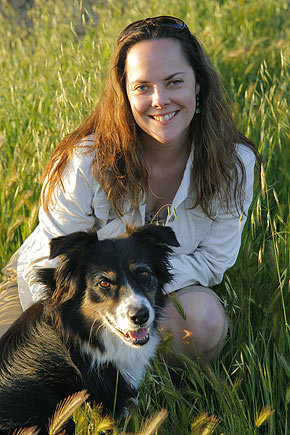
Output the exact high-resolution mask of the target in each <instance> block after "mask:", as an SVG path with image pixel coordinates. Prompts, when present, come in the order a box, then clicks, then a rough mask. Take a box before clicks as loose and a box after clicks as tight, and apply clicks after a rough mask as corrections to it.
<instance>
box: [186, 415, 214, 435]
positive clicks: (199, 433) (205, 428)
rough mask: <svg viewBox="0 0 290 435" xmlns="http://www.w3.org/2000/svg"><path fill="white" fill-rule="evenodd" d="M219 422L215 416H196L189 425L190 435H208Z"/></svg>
mask: <svg viewBox="0 0 290 435" xmlns="http://www.w3.org/2000/svg"><path fill="white" fill-rule="evenodd" d="M219 423H220V420H219V419H218V418H217V417H216V416H215V415H211V416H208V413H207V412H206V413H204V414H201V415H200V416H198V417H197V418H196V419H195V421H194V422H193V423H192V425H191V435H210V434H213V432H214V430H215V429H216V428H217V426H218V425H219Z"/></svg>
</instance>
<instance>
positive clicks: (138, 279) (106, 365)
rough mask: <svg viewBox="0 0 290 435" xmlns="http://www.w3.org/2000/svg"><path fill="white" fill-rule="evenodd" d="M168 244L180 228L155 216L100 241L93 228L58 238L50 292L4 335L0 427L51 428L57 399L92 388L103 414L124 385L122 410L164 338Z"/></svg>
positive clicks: (45, 277)
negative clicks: (118, 235)
mask: <svg viewBox="0 0 290 435" xmlns="http://www.w3.org/2000/svg"><path fill="white" fill-rule="evenodd" d="M170 246H178V242H177V240H176V237H175V235H174V232H173V230H171V229H170V228H168V227H162V226H155V225H148V226H145V227H141V228H139V229H136V228H129V227H128V228H127V234H126V235H125V236H124V237H121V238H115V239H106V240H102V241H98V240H97V237H96V234H95V233H85V232H77V233H72V234H70V235H68V236H63V237H57V238H55V239H52V241H51V242H50V258H55V257H58V265H57V267H56V268H55V269H40V271H39V272H38V277H39V281H40V282H41V283H42V284H43V286H44V288H45V290H44V298H43V299H42V300H40V301H38V302H36V303H34V304H33V305H32V306H31V307H30V308H29V309H27V310H26V311H25V312H24V313H23V314H22V315H21V316H20V318H19V319H18V320H16V322H15V323H14V324H13V325H12V326H11V327H10V329H9V330H8V331H7V332H6V333H5V334H4V335H3V337H2V338H1V340H0V434H8V433H10V432H11V433H12V431H14V430H15V429H17V428H20V427H31V426H38V427H39V429H40V433H41V434H47V430H48V429H47V426H48V419H49V418H50V417H51V416H52V415H53V413H54V411H55V408H56V405H57V404H58V403H59V402H60V401H61V400H63V399H64V398H66V397H67V396H69V395H71V394H73V393H75V392H78V391H80V390H84V389H85V390H87V392H88V394H89V395H90V397H89V400H90V401H91V402H92V403H96V404H98V403H102V406H103V411H104V413H110V412H112V411H113V407H114V396H115V391H117V401H116V404H115V416H116V417H118V416H120V415H121V414H122V412H124V410H125V409H126V406H127V404H128V402H129V400H130V399H134V398H135V397H136V389H137V387H138V385H139V383H140V381H141V379H142V375H143V373H144V369H145V367H146V365H147V364H148V362H149V359H150V358H151V357H152V356H153V355H154V352H155V348H156V345H157V343H158V337H157V325H158V319H159V318H160V315H161V309H162V306H163V295H162V288H163V286H164V285H165V284H166V283H168V282H170V280H171V279H172V276H171V274H170V272H169V267H170V263H169V260H168V257H169V254H170V252H171V251H172V250H171V248H170ZM117 379H118V383H117V385H116V381H117ZM116 389H117V390H116ZM66 431H67V433H74V423H73V421H72V420H71V421H70V422H69V423H68V425H67V426H66Z"/></svg>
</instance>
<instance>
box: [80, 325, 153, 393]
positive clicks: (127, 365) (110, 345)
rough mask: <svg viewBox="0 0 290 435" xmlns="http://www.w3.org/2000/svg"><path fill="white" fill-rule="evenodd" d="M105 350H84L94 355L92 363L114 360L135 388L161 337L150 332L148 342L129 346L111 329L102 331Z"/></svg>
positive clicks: (104, 362)
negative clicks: (138, 345)
mask: <svg viewBox="0 0 290 435" xmlns="http://www.w3.org/2000/svg"><path fill="white" fill-rule="evenodd" d="M102 339H103V343H104V344H105V349H106V350H105V352H101V351H99V350H95V351H92V349H90V348H89V347H84V348H83V350H84V351H85V352H86V353H89V354H90V355H91V356H92V365H101V364H106V363H109V362H112V363H113V364H114V365H115V367H116V368H117V369H119V371H120V373H121V375H122V376H123V377H124V379H126V380H127V381H128V383H129V384H130V385H132V387H134V388H138V386H139V384H140V382H141V380H142V377H143V375H144V371H145V368H146V366H148V364H149V360H150V359H151V358H152V357H153V356H154V354H155V350H156V346H157V344H158V342H159V339H158V338H157V336H156V335H155V333H154V332H153V333H151V334H150V339H149V341H148V343H146V344H145V345H144V346H140V347H133V346H128V345H127V344H126V343H124V342H123V341H121V340H120V339H119V338H118V337H117V336H116V335H115V334H114V333H112V332H111V331H110V330H108V329H105V330H104V331H102Z"/></svg>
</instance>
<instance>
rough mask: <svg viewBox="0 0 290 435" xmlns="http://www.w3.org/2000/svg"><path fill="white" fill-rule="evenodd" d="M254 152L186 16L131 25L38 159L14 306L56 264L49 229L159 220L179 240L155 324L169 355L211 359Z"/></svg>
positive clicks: (104, 228) (106, 231)
mask: <svg viewBox="0 0 290 435" xmlns="http://www.w3.org/2000/svg"><path fill="white" fill-rule="evenodd" d="M255 154H256V152H255V150H254V147H253V145H252V143H251V142H250V141H249V140H248V139H246V138H245V137H244V136H243V135H242V134H240V133H239V132H238V131H237V129H236V128H235V125H234V123H233V120H232V117H231V114H230V112H229V109H228V107H227V104H226V102H225V100H224V97H223V95H222V88H221V84H220V80H219V78H218V75H217V73H216V71H215V70H214V68H213V66H212V64H211V63H210V61H209V59H208V57H207V55H206V53H205V52H204V50H203V48H202V47H201V45H200V43H199V42H198V41H197V39H196V38H195V37H194V36H193V35H192V34H191V33H190V31H189V29H188V28H187V26H186V24H185V23H184V22H183V21H181V20H179V19H177V18H174V17H165V16H161V17H155V18H147V19H145V20H140V21H137V22H135V23H132V24H130V25H129V26H128V27H126V28H125V29H124V30H123V31H122V33H121V34H120V36H119V39H118V45H117V47H116V49H115V52H114V53H113V56H112V63H111V68H110V71H109V77H108V80H107V84H106V86H105V89H104V93H103V96H102V98H101V101H100V103H99V105H98V106H97V108H96V109H95V111H94V112H93V113H92V114H91V116H90V117H89V118H88V119H87V120H86V121H85V123H84V124H83V125H81V126H80V127H79V128H78V129H77V130H76V131H75V132H74V133H72V134H71V135H69V136H68V137H66V138H65V139H64V140H63V141H62V142H61V143H60V144H59V146H58V147H57V148H56V150H55V152H54V154H53V155H52V157H51V159H50V161H49V163H48V166H47V169H46V179H45V183H44V187H43V192H42V206H41V208H40V213H39V225H38V227H37V228H36V229H35V231H34V232H33V233H32V234H31V236H30V237H29V238H28V239H27V240H26V242H25V243H24V245H23V246H22V247H21V248H20V250H19V253H18V254H17V259H16V261H17V280H18V290H19V297H20V302H21V306H22V308H23V309H25V308H27V307H28V306H29V305H30V304H31V303H32V302H33V301H35V300H37V299H39V298H41V288H40V287H39V284H38V283H36V282H35V270H36V269H37V268H39V267H43V266H55V263H54V262H52V261H49V260H48V255H49V246H48V244H49V241H50V239H51V238H52V237H55V236H59V235H63V234H68V233H70V232H73V231H78V230H90V229H91V228H92V227H95V228H96V230H97V232H98V237H99V238H100V239H101V238H105V237H112V236H117V235H119V234H121V233H122V232H123V231H124V228H125V222H126V221H130V222H132V223H133V224H140V225H142V224H144V223H146V222H147V223H159V224H166V225H169V226H171V227H172V228H173V229H174V230H175V232H176V236H177V239H178V241H179V243H180V245H181V246H180V247H179V248H177V249H175V251H174V254H173V256H172V260H171V262H172V268H173V273H174V281H173V282H172V284H171V285H169V286H168V287H167V288H166V293H167V294H168V295H169V296H168V297H167V298H166V299H167V302H166V309H165V317H164V321H163V324H162V330H163V331H167V330H170V331H171V333H172V346H173V354H176V353H177V352H182V353H185V354H186V355H187V356H189V357H191V358H194V357H195V356H196V355H200V356H201V357H202V358H204V359H205V360H206V361H212V360H213V359H214V358H215V357H216V355H217V354H218V353H219V351H220V350H221V349H222V346H223V343H224V341H225V338H226V335H227V329H228V322H227V318H226V315H225V312H224V308H223V305H222V303H221V300H220V299H219V297H218V296H217V295H216V294H215V293H214V292H213V290H211V289H210V288H209V286H213V285H215V284H218V283H220V282H221V280H222V278H223V274H224V272H225V270H226V269H228V268H229V267H231V266H232V265H233V264H234V263H235V261H236V258H237V255H238V251H239V247H240V242H241V232H242V228H243V225H244V223H245V219H246V213H247V210H248V207H249V205H250V202H251V199H252V190H253V178H254V174H253V172H254V165H255ZM14 260H15V259H14ZM12 269H13V267H12ZM13 288H15V286H14V287H13ZM7 291H8V290H7ZM11 291H12V292H13V290H11V288H10V294H11ZM173 292H175V293H174V296H175V298H172V295H173ZM8 293H9V292H8ZM8 293H7V294H8ZM176 301H177V302H178V303H179V304H180V305H181V307H182V308H183V311H184V313H183V315H180V313H179V312H178V310H176ZM179 311H180V310H179Z"/></svg>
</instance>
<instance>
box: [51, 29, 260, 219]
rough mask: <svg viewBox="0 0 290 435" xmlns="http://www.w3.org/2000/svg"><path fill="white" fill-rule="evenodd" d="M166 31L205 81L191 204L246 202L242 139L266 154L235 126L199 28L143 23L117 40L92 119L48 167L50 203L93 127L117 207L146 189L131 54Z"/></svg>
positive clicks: (98, 172) (97, 172)
mask: <svg viewBox="0 0 290 435" xmlns="http://www.w3.org/2000/svg"><path fill="white" fill-rule="evenodd" d="M160 38H174V39H177V40H178V41H179V43H180V46H181V49H182V51H183V54H184V56H185V58H186V59H187V61H188V63H189V64H190V65H191V66H192V68H193V70H194V72H195V76H196V81H197V83H198V84H199V86H200V93H199V97H200V109H201V113H199V114H196V115H195V116H194V117H193V119H192V122H191V128H190V133H191V138H192V143H193V144H194V159H193V165H192V171H191V173H192V175H191V177H192V186H193V187H194V191H195V199H194V200H193V203H192V207H196V206H198V205H199V206H200V207H201V208H202V210H203V211H204V213H205V214H206V215H207V216H208V217H211V216H212V215H213V210H212V200H213V199H214V198H218V199H219V200H221V201H222V202H223V203H224V205H225V207H226V209H227V210H231V211H232V210H233V203H234V205H235V209H236V210H237V211H238V212H239V213H240V212H241V211H242V210H243V199H244V195H243V187H244V182H245V168H244V165H243V162H242V161H241V159H240V158H239V156H238V153H237V151H236V144H237V143H243V144H245V145H247V146H248V147H249V148H251V149H252V150H253V151H254V152H255V154H256V156H257V157H258V158H259V156H258V153H257V151H256V150H255V148H254V145H253V143H252V142H251V141H250V140H249V139H247V138H246V137H245V136H244V135H242V134H241V133H240V132H238V130H237V129H236V127H235V124H234V122H233V119H232V116H231V113H230V110H229V107H228V104H227V102H226V99H225V97H224V92H223V88H222V85H221V82H220V79H219V77H218V74H217V72H216V71H215V69H214V67H213V66H212V64H211V62H210V60H209V58H208V56H207V55H206V53H205V51H204V49H203V47H202V46H201V44H200V43H199V41H198V40H197V38H196V37H195V36H193V35H192V34H190V33H189V31H188V29H187V31H186V32H183V31H181V30H180V29H174V28H167V27H166V26H158V25H153V24H152V23H150V22H148V23H144V25H143V26H140V27H139V28H136V29H135V30H134V31H133V32H130V33H129V34H128V35H126V37H125V38H124V40H122V41H121V42H120V43H119V45H118V46H117V47H116V49H115V51H114V53H113V55H112V59H111V65H110V68H109V74H108V79H107V83H106V86H105V88H104V91H103V95H102V97H101V100H100V103H99V104H98V106H97V107H96V109H95V110H94V111H93V112H92V114H91V115H90V116H89V117H88V119H87V120H86V121H85V122H84V123H83V124H82V125H81V126H80V127H79V128H78V129H77V130H76V131H75V132H73V133H72V134H70V135H68V136H67V137H65V138H64V139H63V140H62V141H61V142H60V144H59V145H58V147H57V148H56V149H55V151H54V153H53V155H52V157H51V159H50V161H49V163H48V165H47V168H46V171H45V176H46V182H45V185H44V189H43V197H42V199H43V204H44V209H45V210H46V211H48V205H49V203H50V202H51V201H53V191H54V188H55V187H56V185H57V184H59V183H61V176H62V174H63V171H64V169H65V166H66V164H67V162H68V161H69V159H70V158H71V157H72V155H73V152H74V149H75V148H76V147H77V146H78V143H79V142H80V140H81V139H83V138H85V137H86V136H88V135H90V134H94V143H93V145H92V146H91V147H90V148H89V149H88V152H90V151H95V159H94V162H93V168H92V170H93V173H94V176H95V178H96V179H97V181H98V182H99V183H100V185H101V187H102V188H103V190H104V191H105V193H106V194H107V197H108V200H110V202H111V203H112V205H113V207H114V209H115V211H116V213H117V215H119V216H122V215H123V214H124V209H123V206H124V200H125V199H129V200H130V202H131V210H132V209H133V208H135V207H137V206H138V205H139V204H140V201H141V200H142V198H144V195H146V193H147V187H148V170H147V168H146V166H145V164H144V162H145V159H144V155H143V151H142V144H141V141H140V137H139V136H140V135H139V131H138V129H139V127H138V126H137V125H136V122H135V120H134V118H133V115H132V113H131V109H130V104H129V101H128V98H127V93H126V57H127V53H128V50H129V49H130V48H131V47H132V46H133V45H134V44H136V43H138V42H141V41H144V40H151V39H160Z"/></svg>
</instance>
